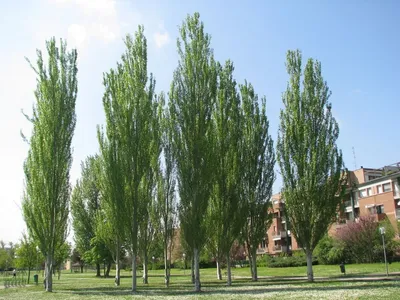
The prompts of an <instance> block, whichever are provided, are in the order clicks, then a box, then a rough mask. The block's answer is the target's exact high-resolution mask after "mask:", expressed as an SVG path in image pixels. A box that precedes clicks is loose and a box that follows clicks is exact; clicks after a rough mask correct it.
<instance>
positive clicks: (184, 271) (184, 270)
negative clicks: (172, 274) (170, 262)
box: [182, 253, 186, 275]
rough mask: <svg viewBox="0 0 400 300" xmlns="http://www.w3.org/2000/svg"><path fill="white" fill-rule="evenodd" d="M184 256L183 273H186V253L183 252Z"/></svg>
mask: <svg viewBox="0 0 400 300" xmlns="http://www.w3.org/2000/svg"><path fill="white" fill-rule="evenodd" d="M182 256H183V266H184V269H183V275H186V254H185V253H183V254H182Z"/></svg>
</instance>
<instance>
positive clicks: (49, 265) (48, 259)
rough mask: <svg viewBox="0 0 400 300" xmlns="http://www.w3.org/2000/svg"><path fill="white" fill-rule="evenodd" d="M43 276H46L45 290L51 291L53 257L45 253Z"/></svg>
mask: <svg viewBox="0 0 400 300" xmlns="http://www.w3.org/2000/svg"><path fill="white" fill-rule="evenodd" d="M45 270H46V271H45V273H46V274H45V276H46V292H52V291H53V257H52V256H51V255H50V254H47V257H46V265H45Z"/></svg>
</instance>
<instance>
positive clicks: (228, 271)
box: [226, 252, 232, 286]
mask: <svg viewBox="0 0 400 300" xmlns="http://www.w3.org/2000/svg"><path fill="white" fill-rule="evenodd" d="M226 274H227V279H226V285H227V286H231V285H232V272H231V258H230V253H229V252H228V254H227V255H226Z"/></svg>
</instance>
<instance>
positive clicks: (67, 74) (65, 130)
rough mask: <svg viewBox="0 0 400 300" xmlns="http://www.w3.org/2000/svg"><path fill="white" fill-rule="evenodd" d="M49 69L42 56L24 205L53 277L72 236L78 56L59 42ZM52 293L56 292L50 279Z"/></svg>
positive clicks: (51, 49)
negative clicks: (71, 173)
mask: <svg viewBox="0 0 400 300" xmlns="http://www.w3.org/2000/svg"><path fill="white" fill-rule="evenodd" d="M47 53H48V57H49V58H48V65H47V67H46V66H45V64H44V61H43V57H42V52H41V51H39V50H38V51H37V54H38V59H37V62H36V66H33V65H32V64H31V67H32V69H33V70H34V71H35V73H36V75H37V88H36V91H35V96H36V105H34V108H33V116H32V117H27V118H28V120H29V121H30V122H31V123H32V125H33V132H32V135H31V138H30V139H29V146H30V149H29V153H28V157H27V159H26V161H25V163H24V172H25V183H26V186H25V193H24V197H23V202H22V209H23V215H24V219H25V222H26V225H27V228H28V231H29V235H30V236H32V238H33V240H34V241H35V242H36V243H37V244H38V245H39V248H40V250H41V252H42V253H43V254H44V255H45V256H46V268H47V272H46V274H51V273H52V267H53V266H52V263H53V260H54V255H55V251H56V249H57V248H58V247H60V246H61V245H62V244H63V243H64V241H65V238H66V235H67V233H68V230H67V229H68V227H67V226H68V223H67V221H68V213H69V209H68V208H69V198H70V183H69V171H70V168H71V164H72V152H71V141H72V137H73V134H74V130H75V124H76V115H75V102H76V96H77V90H78V82H77V71H78V69H77V65H76V60H77V52H76V50H72V51H71V52H67V50H66V43H65V42H63V41H62V40H61V42H60V47H57V46H56V41H55V39H54V38H53V39H51V40H50V41H48V42H47ZM46 280H47V290H48V291H51V290H52V279H51V276H49V275H47V279H46Z"/></svg>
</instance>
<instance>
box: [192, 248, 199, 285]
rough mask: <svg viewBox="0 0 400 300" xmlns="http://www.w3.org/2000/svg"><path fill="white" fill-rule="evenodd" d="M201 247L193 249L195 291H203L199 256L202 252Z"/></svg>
mask: <svg viewBox="0 0 400 300" xmlns="http://www.w3.org/2000/svg"><path fill="white" fill-rule="evenodd" d="M199 252H200V251H199V249H197V248H194V249H193V256H194V290H195V292H201V282H200V266H199V260H200V259H199V258H200V253H199Z"/></svg>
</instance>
